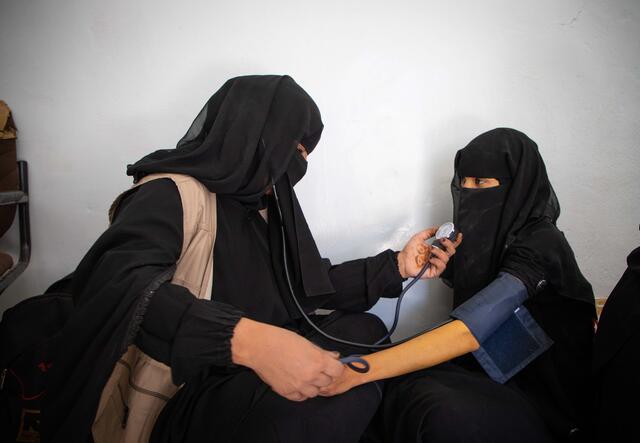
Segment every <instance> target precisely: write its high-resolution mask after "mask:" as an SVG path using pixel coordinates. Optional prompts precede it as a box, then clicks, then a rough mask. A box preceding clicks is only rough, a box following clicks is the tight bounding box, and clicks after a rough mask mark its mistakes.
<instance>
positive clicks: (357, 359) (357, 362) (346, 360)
mask: <svg viewBox="0 0 640 443" xmlns="http://www.w3.org/2000/svg"><path fill="white" fill-rule="evenodd" d="M272 189H273V197H274V200H275V202H276V207H277V208H278V215H279V216H280V232H281V238H282V261H283V264H284V272H285V276H286V280H287V286H288V287H289V294H290V295H291V299H292V300H293V303H294V304H295V306H296V308H297V309H298V311H299V312H300V315H302V317H303V318H304V319H305V321H306V322H307V323H308V324H309V325H310V326H311V327H312V328H313V329H314V330H315V331H316V332H318V333H319V334H320V335H322V336H323V337H325V338H327V339H329V340H331V341H333V342H336V343H341V344H344V345H349V346H355V347H358V348H365V349H387V348H391V347H393V346H397V345H399V344H402V343H405V342H407V341H409V340H412V339H414V338H416V337H419V336H420V335H422V334H425V333H427V332H429V331H432V330H434V329H437V328H439V327H440V326H443V325H445V324H447V323H450V322H451V321H452V320H451V319H448V320H445V321H443V322H440V323H438V324H436V325H435V326H431V327H429V328H427V329H424V330H422V331H420V332H418V333H417V334H414V335H412V336H410V337H406V338H403V339H402V340H399V341H396V342H394V343H382V342H384V341H385V340H387V339H389V338H390V337H391V335H392V334H393V332H394V331H395V330H396V327H397V326H398V319H399V318H400V305H401V303H402V298H403V297H404V295H405V294H406V293H407V291H409V289H411V287H412V286H413V285H414V284H415V283H416V282H417V281H418V280H420V277H422V275H423V274H424V273H425V272H426V271H427V269H429V267H430V265H431V264H430V263H429V262H428V261H427V263H426V264H425V265H424V266H423V267H422V269H421V270H420V272H419V273H418V274H417V275H416V276H415V277H413V278H412V279H411V281H410V282H409V283H408V284H407V285H406V286H405V287H404V289H403V290H402V292H401V293H400V295H399V296H398V301H397V302H396V309H395V315H394V319H393V325H392V326H391V328H390V329H389V332H388V333H387V334H386V335H385V336H384V337H382V338H381V339H380V340H378V341H376V342H375V343H358V342H353V341H350V340H344V339H342V338H338V337H334V336H332V335H330V334H328V333H326V332H324V331H323V330H322V329H320V327H318V326H317V325H316V324H315V323H313V321H312V320H311V319H310V318H309V316H308V315H307V313H306V312H305V311H304V309H303V308H302V306H301V305H300V302H299V301H298V298H297V297H296V295H295V291H294V290H293V285H292V284H291V276H290V273H289V266H288V263H287V242H286V237H285V232H284V223H283V217H282V210H281V208H280V200H279V198H278V191H277V189H276V185H275V183H272ZM456 234H457V232H456V230H455V226H454V225H453V223H451V222H447V223H444V224H442V225H441V226H440V227H439V228H438V231H437V232H436V235H435V238H436V239H435V241H434V242H433V244H432V245H431V246H433V247H436V248H440V249H444V248H443V246H442V245H441V244H440V240H442V239H445V238H448V239H449V240H451V241H454V240H455V237H456ZM340 362H342V363H343V364H345V365H347V366H349V368H351V369H353V370H354V371H356V372H360V373H365V372H368V371H369V363H368V362H367V361H366V360H364V359H363V358H361V356H360V355H350V356H347V357H342V358H340Z"/></svg>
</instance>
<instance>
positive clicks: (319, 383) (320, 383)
mask: <svg viewBox="0 0 640 443" xmlns="http://www.w3.org/2000/svg"><path fill="white" fill-rule="evenodd" d="M332 382H333V377H330V376H328V375H327V374H325V373H320V374H318V375H317V376H316V378H315V379H314V380H313V381H312V382H311V383H313V385H314V386H316V387H318V388H323V387H325V386H329V385H330V384H331V383H332Z"/></svg>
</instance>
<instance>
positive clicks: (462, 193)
mask: <svg viewBox="0 0 640 443" xmlns="http://www.w3.org/2000/svg"><path fill="white" fill-rule="evenodd" d="M451 188H452V194H453V203H454V217H453V218H454V222H455V224H456V226H457V228H458V229H459V230H460V231H461V232H462V233H463V235H464V241H463V242H462V244H461V246H460V247H459V248H458V250H457V253H456V255H455V256H454V258H453V259H452V260H451V261H450V262H449V265H448V267H447V270H446V271H445V273H444V274H443V275H442V278H443V279H444V280H445V282H448V283H449V284H450V285H451V286H452V287H453V292H454V297H453V298H454V310H453V312H452V313H451V317H452V321H451V322H450V323H448V324H446V325H444V326H441V327H440V328H438V329H436V330H434V331H432V332H428V333H426V334H424V335H423V336H421V337H418V338H417V339H414V340H413V341H411V342H407V343H404V344H402V345H399V346H397V347H396V348H392V349H389V350H385V351H381V352H379V353H374V354H370V355H368V356H366V357H365V358H366V359H367V361H368V362H369V364H370V365H371V370H370V372H371V373H372V374H375V373H376V372H377V371H380V373H382V372H384V376H385V377H389V376H393V375H401V374H403V373H407V372H409V371H414V372H412V373H409V374H407V375H405V376H402V377H398V378H396V379H393V380H392V381H391V382H390V383H388V384H387V387H386V390H385V398H384V400H383V407H382V412H381V415H382V418H383V422H384V431H383V432H384V433H385V434H386V440H387V441H394V442H406V441H425V442H429V443H438V442H491V443H497V442H519V443H523V442H531V443H534V442H535V443H540V442H546V441H566V440H569V439H574V438H578V436H579V434H580V432H584V429H585V427H586V426H585V425H586V423H585V421H586V414H587V410H588V407H587V404H588V402H587V401H586V400H588V398H589V391H588V390H589V386H588V377H589V366H590V358H591V347H592V337H593V320H594V318H595V309H594V299H593V292H592V289H591V285H590V284H589V283H588V282H587V280H585V278H584V277H583V276H582V274H581V272H580V270H579V268H578V265H577V263H576V260H575V257H574V254H573V252H572V250H571V248H570V246H569V244H568V243H567V240H566V239H565V237H564V235H563V234H562V232H561V231H560V230H559V229H558V228H557V227H556V220H557V218H558V216H559V214H560V207H559V204H558V200H557V198H556V195H555V193H554V191H553V188H552V187H551V184H550V182H549V179H548V177H547V172H546V169H545V166H544V163H543V161H542V158H541V156H540V153H539V152H538V148H537V146H536V144H535V143H534V142H533V141H532V140H531V139H530V138H529V137H527V136H526V135H525V134H523V133H521V132H519V131H516V130H513V129H507V128H500V129H495V130H492V131H489V132H486V133H484V134H482V135H480V136H478V137H477V138H475V139H474V140H472V141H471V142H470V143H469V144H468V145H467V146H466V147H465V148H464V149H462V150H460V151H459V152H458V153H457V155H456V158H455V175H454V178H453V181H452V185H451ZM505 306H506V308H505ZM503 314H504V316H503ZM487 331H488V332H487ZM471 334H473V336H471ZM470 352H473V355H472V354H470ZM394 353H397V355H395V354H394ZM400 355H402V358H400ZM454 357H457V358H454ZM423 368H428V369H423ZM348 374H351V373H348ZM349 376H350V375H347V377H349ZM351 376H352V375H351ZM343 377H344V376H343ZM378 378H383V377H376V376H369V377H367V381H370V380H376V379H378ZM355 384H357V383H355ZM355 384H353V383H352V384H351V385H355Z"/></svg>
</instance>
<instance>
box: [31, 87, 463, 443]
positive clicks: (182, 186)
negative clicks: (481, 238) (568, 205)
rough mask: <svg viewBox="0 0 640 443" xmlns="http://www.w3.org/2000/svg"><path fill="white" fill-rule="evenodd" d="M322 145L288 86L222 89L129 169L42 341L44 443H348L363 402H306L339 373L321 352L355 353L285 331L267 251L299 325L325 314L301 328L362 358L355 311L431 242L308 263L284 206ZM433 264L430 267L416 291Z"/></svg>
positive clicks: (333, 355)
mask: <svg viewBox="0 0 640 443" xmlns="http://www.w3.org/2000/svg"><path fill="white" fill-rule="evenodd" d="M322 129H323V125H322V120H321V119H320V112H319V110H318V108H317V106H316V104H315V103H314V102H313V100H312V99H311V97H309V95H308V94H307V93H306V92H305V91H304V90H303V89H302V88H301V87H300V86H298V85H297V84H296V83H295V82H294V81H293V80H292V79H291V78H290V77H287V76H248V77H238V78H234V79H231V80H229V81H227V82H226V83H225V84H224V86H223V87H222V88H221V89H220V90H219V91H218V92H216V93H215V94H214V95H213V96H212V97H211V98H210V99H209V101H208V102H207V103H206V105H205V106H204V108H203V110H202V111H201V112H200V114H199V115H198V116H197V117H196V119H195V120H194V122H193V124H192V125H191V127H190V128H189V130H188V132H187V133H186V135H185V136H184V137H183V138H182V139H181V140H180V141H179V142H178V145H177V147H176V149H166V150H159V151H156V152H154V153H152V154H150V155H147V156H146V157H144V158H142V159H141V160H139V161H138V162H136V163H135V164H133V165H130V166H129V167H128V170H127V173H128V174H129V175H131V176H133V177H134V180H135V183H136V186H134V187H133V188H132V189H131V190H129V191H127V192H125V193H124V194H123V195H121V196H120V197H119V198H118V199H117V200H116V202H115V203H114V205H113V207H112V211H111V220H112V223H111V225H110V226H109V228H108V229H107V230H106V231H105V232H104V233H103V234H102V235H101V237H100V238H99V239H98V240H97V241H96V243H95V244H94V245H93V246H92V247H91V249H90V250H89V252H88V253H87V254H86V255H85V257H84V258H83V259H82V261H81V262H80V264H79V265H78V267H77V269H76V271H75V272H74V275H73V279H72V287H71V292H72V294H73V297H74V300H75V311H74V314H73V316H72V318H71V319H70V320H69V322H68V323H67V324H66V326H65V327H64V329H63V331H62V333H61V334H60V336H59V337H58V338H57V341H56V343H58V344H59V352H58V353H57V354H56V356H55V358H54V361H55V365H54V367H53V368H52V369H51V372H50V377H49V386H48V391H47V397H46V404H45V410H44V411H43V425H42V427H43V429H42V432H43V439H45V440H47V441H56V442H75V441H77V442H83V443H84V442H86V441H88V440H90V439H91V438H93V440H94V441H96V442H103V441H107V442H114V441H146V440H147V439H150V440H151V441H167V442H169V441H181V442H183V441H198V442H200V441H252V442H257V441H260V442H271V441H273V442H276V441H278V442H296V443H297V442H301V441H306V442H313V441H315V442H327V441H335V442H351V441H353V442H355V441H357V440H358V439H359V437H360V435H361V434H362V432H363V430H364V429H365V427H366V426H367V424H368V423H369V421H370V419H371V417H372V415H373V414H374V412H375V410H376V408H377V406H378V404H379V402H380V397H381V395H380V392H379V389H378V388H377V387H376V386H375V385H374V384H370V385H367V386H363V387H361V388H358V389H355V390H353V391H351V392H349V393H348V394H345V395H343V396H339V397H335V398H322V397H316V396H317V395H318V391H319V389H320V388H321V387H323V386H326V385H328V384H329V383H331V382H332V381H333V380H334V378H335V377H337V376H338V375H340V374H341V373H342V372H343V366H342V364H341V363H340V362H339V360H338V352H339V353H340V354H342V355H349V354H353V353H361V352H362V350H361V349H359V348H358V349H356V348H350V347H348V346H341V345H336V344H334V343H332V342H328V341H327V340H324V339H322V338H321V337H319V336H318V334H317V333H315V332H314V331H313V330H312V329H311V327H309V326H308V325H307V324H306V323H305V322H304V321H302V317H301V315H300V312H299V311H298V310H297V309H296V307H295V305H294V303H293V301H292V299H291V297H290V293H289V287H288V283H287V281H286V277H285V269H284V268H285V267H284V265H283V256H284V254H283V235H284V242H285V244H286V249H287V255H286V257H287V260H288V263H287V267H288V270H289V273H290V276H291V283H292V286H293V290H294V291H295V293H296V294H297V298H298V299H299V300H300V302H301V304H302V306H303V309H304V310H305V311H306V312H307V313H312V312H313V311H315V310H316V309H317V308H326V309H333V310H335V311H334V312H333V313H332V314H329V315H327V316H312V317H314V319H315V321H316V323H317V324H318V325H319V326H320V327H322V328H323V329H325V330H326V331H327V332H329V333H330V334H333V335H336V336H339V337H341V338H344V339H347V340H353V341H358V342H365V343H373V342H375V341H376V340H379V339H380V338H381V337H383V336H384V335H385V334H386V328H385V327H384V324H383V323H382V322H381V321H380V320H379V319H378V318H377V317H375V316H373V315H371V314H367V313H364V311H366V310H368V309H369V308H370V307H371V306H373V305H374V304H375V303H376V301H377V300H378V299H379V298H380V297H396V296H397V295H398V294H399V292H400V290H401V288H402V280H403V278H406V277H409V276H413V275H416V274H417V273H418V271H419V268H418V266H417V265H416V257H417V256H419V255H420V253H421V251H422V253H424V251H423V249H424V246H421V245H424V241H425V240H426V239H427V238H429V237H431V236H433V235H434V233H435V230H434V229H428V230H425V231H422V232H420V233H418V234H416V235H415V236H414V237H412V239H411V240H410V241H409V242H408V243H407V245H406V246H405V248H404V249H403V250H402V251H401V252H400V253H398V252H394V251H391V250H387V251H384V252H382V253H380V254H378V255H376V256H374V257H369V258H365V259H360V260H353V261H350V262H346V263H343V264H341V265H337V266H332V265H331V264H330V263H329V261H328V260H326V259H322V258H321V257H320V254H319V253H318V249H317V247H316V244H315V242H314V239H313V236H312V235H311V232H310V230H309V227H308V225H307V222H306V220H305V217H304V214H303V212H302V209H301V207H300V204H299V202H298V199H297V197H296V193H295V192H294V189H293V187H294V185H295V184H296V183H297V182H298V181H299V180H300V179H301V178H302V176H303V175H304V174H305V172H306V167H307V162H306V156H307V154H309V153H311V152H312V150H313V149H314V147H315V146H316V144H317V143H318V140H319V139H320V134H321V132H322ZM272 186H275V190H276V191H277V193H278V195H279V201H280V208H278V207H277V205H276V202H275V200H274V195H273V192H272V191H273V188H272ZM280 209H281V211H282V212H281V215H280ZM328 210H330V208H329V209H328ZM281 226H284V234H283V233H282V231H281ZM454 246H455V245H453V244H452V243H449V244H448V248H449V250H448V253H449V255H451V254H452V253H453V252H455V251H454ZM448 258H449V257H448V255H447V254H446V253H444V252H440V253H439V254H437V255H436V256H435V257H433V258H432V260H431V262H432V264H433V269H432V272H430V273H429V274H428V275H427V276H425V277H430V278H433V277H436V276H438V275H439V274H440V273H441V272H442V271H443V270H444V269H445V267H446V262H447V261H448ZM323 348H324V349H323ZM333 351H338V352H333ZM314 397H315V398H314ZM307 399H309V400H308V401H305V402H300V401H302V400H307Z"/></svg>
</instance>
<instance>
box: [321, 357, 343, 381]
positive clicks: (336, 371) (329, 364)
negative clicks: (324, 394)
mask: <svg viewBox="0 0 640 443" xmlns="http://www.w3.org/2000/svg"><path fill="white" fill-rule="evenodd" d="M342 371H344V365H343V364H342V363H340V360H338V359H337V358H333V357H327V359H326V362H325V367H324V369H323V370H322V372H323V373H325V374H326V375H328V376H329V377H332V378H335V377H340V375H342Z"/></svg>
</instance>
